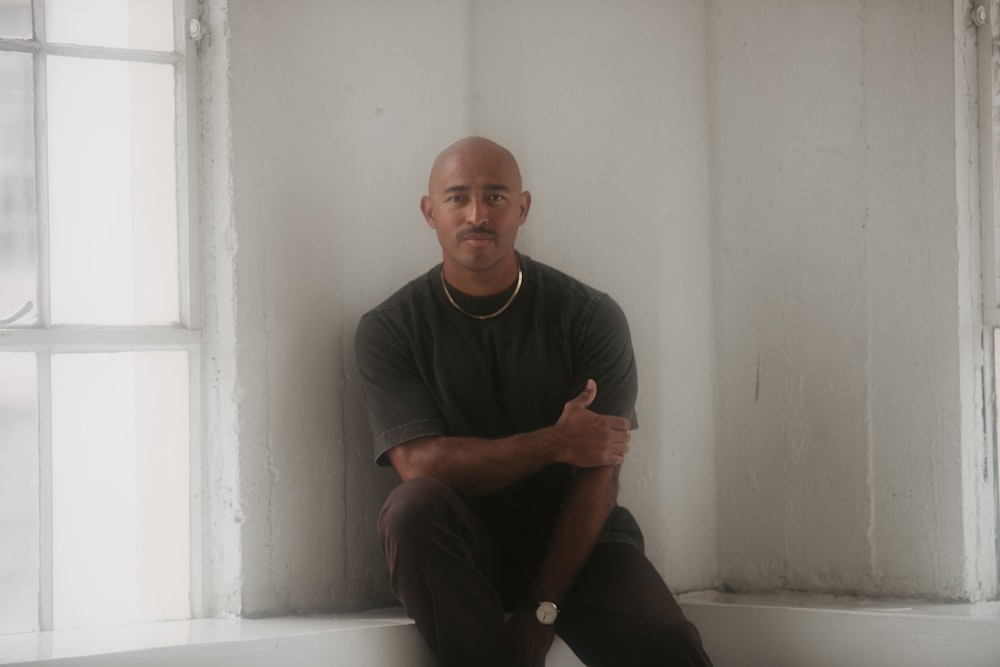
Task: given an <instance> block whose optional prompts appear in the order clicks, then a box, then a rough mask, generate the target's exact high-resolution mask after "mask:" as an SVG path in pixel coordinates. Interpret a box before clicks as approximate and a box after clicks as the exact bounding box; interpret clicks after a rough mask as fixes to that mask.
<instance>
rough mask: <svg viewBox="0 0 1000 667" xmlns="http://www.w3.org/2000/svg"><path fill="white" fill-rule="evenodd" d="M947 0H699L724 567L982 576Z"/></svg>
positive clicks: (972, 327) (739, 574) (827, 586)
mask: <svg viewBox="0 0 1000 667" xmlns="http://www.w3.org/2000/svg"><path fill="white" fill-rule="evenodd" d="M957 5H958V10H959V11H956V7H955V5H953V3H952V2H947V1H923V2H913V1H909V0H905V1H904V0H900V1H896V2H889V1H884V2H883V1H879V2H866V1H861V0H859V1H855V2H831V1H827V0H810V1H805V0H804V1H802V2H795V3H783V2H780V1H779V0H756V1H749V2H748V1H743V0H718V1H715V2H713V3H711V10H710V19H709V26H710V28H709V49H710V54H711V57H710V62H711V65H710V70H711V75H710V76H711V96H712V125H711V132H712V137H713V143H712V145H713V151H712V166H713V172H712V174H713V177H712V201H713V205H714V220H713V222H714V225H715V228H716V234H717V247H716V251H717V254H716V257H715V260H716V276H717V281H716V284H717V285H718V291H717V297H716V314H717V318H718V319H717V322H718V331H719V336H718V339H717V340H718V363H719V376H718V379H719V393H718V398H719V403H718V405H719V422H718V427H719V431H718V435H719V438H718V441H717V465H718V468H717V470H718V494H719V524H718V529H719V565H720V577H721V579H722V580H723V581H724V582H725V583H726V584H728V585H731V586H733V587H735V588H737V589H744V590H746V589H768V588H792V589H802V590H826V591H854V592H866V593H871V594H878V595H911V596H928V597H937V598H981V597H983V596H989V595H992V594H993V593H994V592H995V590H996V587H995V569H992V568H991V567H990V566H989V565H988V563H987V560H990V559H991V554H992V548H991V547H990V546H989V545H988V544H986V543H985V541H982V538H983V537H984V533H983V532H982V530H981V529H982V528H984V527H983V525H982V524H981V523H980V522H979V519H978V517H977V516H976V514H975V511H976V510H977V509H989V508H988V507H985V506H983V507H979V508H977V507H972V506H970V503H969V502H967V501H966V500H963V482H962V480H963V474H964V473H963V468H970V469H973V470H976V471H977V474H978V475H979V479H980V480H982V479H983V477H984V475H985V476H986V477H987V478H989V477H990V471H989V469H988V467H987V461H988V460H989V459H988V457H984V454H985V452H986V448H985V447H984V444H983V440H982V437H981V435H979V434H978V431H979V430H981V429H979V428H977V423H976V421H975V420H976V416H975V414H974V412H975V410H974V409H972V406H974V405H975V402H974V396H975V392H976V386H977V385H976V379H975V377H974V375H975V371H976V368H975V366H974V364H975V363H976V360H977V352H976V349H977V347H978V345H979V339H978V335H979V334H978V330H977V323H976V321H975V317H974V314H975V301H974V299H975V297H974V294H975V293H977V292H978V285H977V284H976V283H975V280H976V279H977V278H976V276H975V275H974V272H973V271H971V270H970V262H971V261H972V256H973V253H974V252H975V248H976V246H975V243H974V234H975V228H974V225H973V220H972V217H971V215H970V213H969V208H970V206H969V199H970V183H969V173H968V172H969V165H968V161H969V160H968V159H964V160H963V157H965V156H967V155H968V153H969V136H968V133H969V128H968V125H969V122H968V121H969V118H970V113H971V112H972V111H974V109H972V108H970V106H969V103H968V102H969V100H968V99H967V96H966V94H965V88H966V87H967V86H966V83H967V82H966V81H965V80H964V75H965V71H966V70H965V64H964V63H963V62H962V59H963V58H964V57H965V56H967V50H966V48H965V43H966V41H967V39H968V38H969V35H968V34H967V29H966V25H967V20H966V15H965V14H964V13H963V12H964V8H963V7H962V5H964V3H961V2H959V3H957ZM956 26H957V28H956ZM956 30H957V34H958V39H957V40H956ZM956 43H957V46H956ZM973 87H974V84H973ZM972 117H974V116H972ZM977 459H978V462H977ZM974 477H975V475H974V474H972V473H969V474H968V475H967V477H966V480H967V481H969V480H973V479H974ZM972 483H973V484H980V485H982V484H983V482H982V481H980V482H974V481H973V482H972ZM991 513H992V512H991ZM987 519H988V517H987ZM988 532H989V530H987V532H986V537H987V541H988V539H989V535H988Z"/></svg>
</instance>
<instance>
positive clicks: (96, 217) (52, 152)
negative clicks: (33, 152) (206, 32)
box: [48, 56, 179, 324]
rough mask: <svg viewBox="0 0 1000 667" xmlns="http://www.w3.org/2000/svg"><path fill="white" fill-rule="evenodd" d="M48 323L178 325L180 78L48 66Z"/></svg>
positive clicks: (119, 65) (140, 70)
mask: <svg viewBox="0 0 1000 667" xmlns="http://www.w3.org/2000/svg"><path fill="white" fill-rule="evenodd" d="M48 107H49V108H48V119H49V228H50V246H51V252H52V257H51V260H52V271H51V285H52V295H51V299H52V319H53V322H56V323H62V324H70V323H73V324H80V323H82V324H160V323H167V322H176V321H178V308H179V306H178V289H179V288H178V261H177V184H176V180H177V179H176V166H175V165H176V158H175V149H174V137H175V124H174V72H173V67H172V66H169V65H158V64H150V63H125V62H111V61H102V60H83V59H76V58H64V57H57V56H50V57H49V59H48Z"/></svg>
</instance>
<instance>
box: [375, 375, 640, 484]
mask: <svg viewBox="0 0 1000 667" xmlns="http://www.w3.org/2000/svg"><path fill="white" fill-rule="evenodd" d="M596 395H597V385H596V383H595V382H594V381H593V380H589V381H588V382H587V386H586V387H585V388H584V390H583V391H582V392H581V393H580V395H579V396H577V397H576V398H574V399H572V400H570V401H569V402H567V403H566V404H565V405H564V406H563V412H562V416H560V418H559V421H558V422H557V423H556V424H555V425H553V426H549V427H547V428H543V429H539V430H537V431H532V432H530V433H522V434H518V435H513V436H510V437H507V438H498V439H489V440H488V439H484V438H466V437H437V436H429V437H423V438H416V439H414V440H410V441H407V442H404V443H401V444H399V445H396V446H395V447H393V448H392V449H390V450H389V451H388V452H387V456H388V457H389V460H390V461H391V462H392V465H393V467H394V468H395V469H396V471H397V472H398V473H399V476H400V477H401V478H402V479H403V480H404V481H406V480H408V479H412V478H416V477H429V478H432V479H436V480H439V481H441V482H443V483H445V484H446V485H448V486H449V487H451V488H452V489H454V490H455V491H456V492H457V493H459V494H461V495H464V496H470V497H471V496H481V495H485V494H488V493H492V492H494V491H498V490H500V489H502V488H504V487H506V486H509V485H510V484H513V483H514V482H517V481H520V480H522V479H524V478H525V477H527V476H529V475H531V474H533V473H536V472H538V471H539V470H541V469H542V468H544V467H546V466H547V465H550V464H552V463H567V464H569V465H571V466H573V467H576V468H594V467H598V466H617V465H621V464H622V462H623V461H624V460H625V454H626V453H627V452H628V443H629V439H630V438H631V435H630V433H629V430H630V429H631V423H630V422H629V420H627V419H624V418H622V417H614V416H607V415H600V414H597V413H596V412H591V411H590V410H588V409H587V406H589V405H590V404H591V402H593V400H594V397H595V396H596Z"/></svg>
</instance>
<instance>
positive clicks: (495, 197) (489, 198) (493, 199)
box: [486, 194, 507, 204]
mask: <svg viewBox="0 0 1000 667" xmlns="http://www.w3.org/2000/svg"><path fill="white" fill-rule="evenodd" d="M506 200H507V198H506V197H504V196H503V195H501V194H492V195H486V201H488V202H490V203H492V204H496V203H499V202H502V201H506Z"/></svg>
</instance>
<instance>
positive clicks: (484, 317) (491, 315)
mask: <svg viewBox="0 0 1000 667" xmlns="http://www.w3.org/2000/svg"><path fill="white" fill-rule="evenodd" d="M522 278H523V274H522V273H521V269H520V268H518V270H517V286H516V287H514V293H513V294H511V295H510V298H509V299H507V303H505V304H504V305H502V306H500V308H499V309H498V310H494V311H493V312H492V313H487V314H486V315H476V314H475V313H470V312H469V311H467V310H466V309H465V308H462V307H461V306H460V305H458V304H457V303H456V302H455V299H454V298H452V296H451V292H449V291H448V283H446V282H445V280H444V269H441V287H443V288H444V295H445V296H446V297H448V303H450V304H451V305H453V306H455V308H456V309H458V311H459V312H460V313H462V314H464V315H468V316H469V317H474V318H475V319H477V320H488V319H491V318H494V317H496V316H497V315H499V314H500V313H502V312H503V311H505V310H507V309H508V308H510V304H512V303H514V299H516V298H517V294H518V292H520V291H521V279H522Z"/></svg>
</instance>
